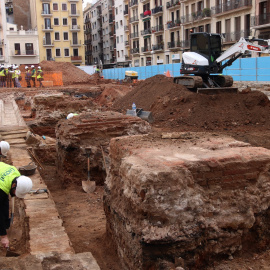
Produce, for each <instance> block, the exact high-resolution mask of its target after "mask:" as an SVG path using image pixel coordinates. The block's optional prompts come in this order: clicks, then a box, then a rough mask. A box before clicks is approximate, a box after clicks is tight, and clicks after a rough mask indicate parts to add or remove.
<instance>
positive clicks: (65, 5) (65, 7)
mask: <svg viewBox="0 0 270 270" xmlns="http://www.w3.org/2000/svg"><path fill="white" fill-rule="evenodd" d="M62 11H67V4H66V3H62Z"/></svg>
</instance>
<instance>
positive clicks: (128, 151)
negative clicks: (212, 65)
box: [104, 133, 270, 270]
mask: <svg viewBox="0 0 270 270" xmlns="http://www.w3.org/2000/svg"><path fill="white" fill-rule="evenodd" d="M110 156H111V167H110V172H109V175H108V177H107V179H106V183H105V185H106V188H105V196H104V209H105V214H106V218H107V232H108V234H110V235H111V237H112V239H113V240H114V242H115V244H116V246H117V250H118V254H119V257H120V260H121V264H122V269H134V270H135V269H159V268H158V265H157V261H160V260H161V261H162V260H164V258H167V260H168V261H170V262H174V261H175V258H180V257H181V258H182V259H183V260H184V263H185V266H186V267H187V268H190V267H191V268H192V266H194V265H196V266H197V268H198V269H199V268H200V269H202V268H203V266H204V260H205V261H206V262H208V261H210V260H211V259H212V258H214V257H215V256H218V255H224V254H227V255H228V256H231V255H232V254H233V253H234V252H236V251H238V250H240V249H241V248H242V247H243V245H244V244H245V243H244V241H243V239H244V238H245V237H252V235H253V236H254V235H256V233H254V232H256V231H258V232H259V233H260V239H257V238H256V236H255V238H256V239H254V243H255V242H256V243H257V242H258V241H262V242H264V241H268V238H267V236H268V234H267V232H268V231H269V227H270V225H269V224H267V222H266V223H264V222H256V219H257V218H258V217H262V216H264V215H269V214H270V213H268V212H267V211H268V210H267V209H268V208H269V207H270V196H269V194H270V186H269V184H268V183H269V181H270V174H269V170H268V168H269V166H270V151H269V150H268V149H264V148H261V147H251V146H250V145H249V144H246V143H242V142H238V141H236V140H234V139H233V138H230V137H227V136H226V137H224V136H216V135H213V136H212V135H211V134H205V133H202V134H198V133H196V134H193V135H192V133H191V135H190V138H189V139H186V140H185V141H183V140H182V139H179V140H177V139H173V140H168V139H166V140H162V139H161V138H160V137H158V136H156V135H143V136H141V135H137V136H129V137H127V136H126V137H119V138H115V139H112V140H111V142H110ZM213 164H214V166H213ZM200 168H202V172H201V173H200ZM206 168H209V170H208V169H206ZM226 168H227V169H228V170H229V173H228V174H227V173H226ZM202 175H203V177H202ZM267 213H268V214H267ZM251 231H252V233H251ZM202 258H204V260H201V259H202Z"/></svg>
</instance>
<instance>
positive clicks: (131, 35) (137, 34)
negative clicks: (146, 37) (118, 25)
mask: <svg viewBox="0 0 270 270" xmlns="http://www.w3.org/2000/svg"><path fill="white" fill-rule="evenodd" d="M138 37H139V32H135V33H131V34H130V38H138Z"/></svg>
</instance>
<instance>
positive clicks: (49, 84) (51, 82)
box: [42, 81, 53, 87]
mask: <svg viewBox="0 0 270 270" xmlns="http://www.w3.org/2000/svg"><path fill="white" fill-rule="evenodd" d="M42 85H43V86H44V87H52V86H53V81H43V82H42Z"/></svg>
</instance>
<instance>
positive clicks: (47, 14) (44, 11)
mask: <svg viewBox="0 0 270 270" xmlns="http://www.w3.org/2000/svg"><path fill="white" fill-rule="evenodd" d="M41 16H44V17H46V16H49V17H51V16H52V12H51V11H50V10H41Z"/></svg>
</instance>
